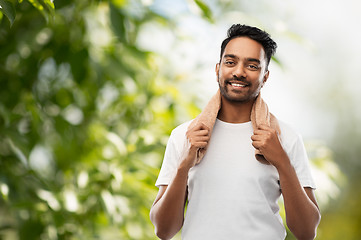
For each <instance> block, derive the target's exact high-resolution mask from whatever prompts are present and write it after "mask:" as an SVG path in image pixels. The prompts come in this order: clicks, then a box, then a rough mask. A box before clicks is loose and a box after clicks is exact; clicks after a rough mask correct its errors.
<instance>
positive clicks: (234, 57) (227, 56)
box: [223, 54, 261, 64]
mask: <svg viewBox="0 0 361 240" xmlns="http://www.w3.org/2000/svg"><path fill="white" fill-rule="evenodd" d="M223 58H233V59H237V60H238V59H239V57H237V56H236V55H234V54H226V55H224V56H223ZM245 60H246V61H247V62H256V63H258V64H261V61H260V60H259V59H257V58H246V59H245Z"/></svg>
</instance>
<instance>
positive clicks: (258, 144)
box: [252, 141, 261, 150]
mask: <svg viewBox="0 0 361 240" xmlns="http://www.w3.org/2000/svg"><path fill="white" fill-rule="evenodd" d="M252 146H253V147H254V148H255V149H258V150H259V148H260V147H261V144H260V142H258V141H253V142H252Z"/></svg>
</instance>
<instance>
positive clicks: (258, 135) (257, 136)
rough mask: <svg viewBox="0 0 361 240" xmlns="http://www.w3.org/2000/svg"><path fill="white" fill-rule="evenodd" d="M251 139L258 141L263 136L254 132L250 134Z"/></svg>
mask: <svg viewBox="0 0 361 240" xmlns="http://www.w3.org/2000/svg"><path fill="white" fill-rule="evenodd" d="M251 139H252V141H260V140H262V139H263V137H262V135H260V134H255V135H252V136H251Z"/></svg>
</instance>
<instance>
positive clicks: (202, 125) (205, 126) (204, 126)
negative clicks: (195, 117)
mask: <svg viewBox="0 0 361 240" xmlns="http://www.w3.org/2000/svg"><path fill="white" fill-rule="evenodd" d="M200 127H201V129H202V130H208V131H209V127H208V126H207V125H206V124H204V123H200Z"/></svg>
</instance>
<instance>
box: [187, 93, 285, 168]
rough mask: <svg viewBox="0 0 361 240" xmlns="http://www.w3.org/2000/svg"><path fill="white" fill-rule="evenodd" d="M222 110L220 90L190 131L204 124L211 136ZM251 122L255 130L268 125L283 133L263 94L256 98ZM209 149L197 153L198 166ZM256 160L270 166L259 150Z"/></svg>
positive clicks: (202, 149) (192, 124) (191, 124)
mask: <svg viewBox="0 0 361 240" xmlns="http://www.w3.org/2000/svg"><path fill="white" fill-rule="evenodd" d="M220 108H221V94H220V91H219V90H218V91H217V93H216V94H215V95H214V96H213V97H212V98H211V100H210V101H209V102H208V104H207V105H206V107H205V108H204V109H203V111H202V112H201V113H200V114H199V115H198V116H197V117H196V118H195V119H194V120H193V121H192V122H191V123H190V125H189V127H188V129H190V128H192V127H194V126H195V125H196V124H197V123H199V122H202V123H204V124H205V125H206V126H207V127H208V128H209V129H210V132H209V135H210V136H211V134H212V130H213V126H214V124H215V122H216V118H217V115H218V112H219V109H220ZM251 122H252V126H253V129H257V128H258V126H259V125H260V124H266V125H267V126H270V127H271V128H273V129H275V130H276V131H277V132H278V134H280V133H281V131H280V128H279V125H278V121H277V118H276V117H275V116H274V115H273V114H272V113H270V112H269V111H268V107H267V104H266V103H265V102H264V101H263V99H262V98H261V93H260V94H259V95H258V97H257V98H256V101H255V102H254V104H253V107H252V111H251ZM206 151H207V147H205V148H200V149H198V152H197V164H198V163H199V162H200V161H201V160H202V158H203V157H204V155H205V153H206ZM255 155H256V159H257V160H259V161H260V162H262V163H265V164H268V162H267V160H266V159H265V158H264V156H263V155H262V154H261V152H260V151H259V150H257V149H256V151H255Z"/></svg>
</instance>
